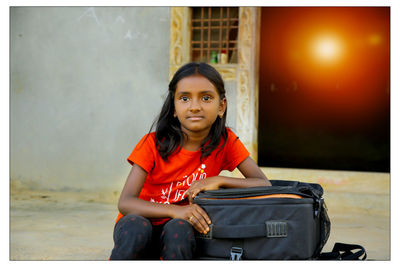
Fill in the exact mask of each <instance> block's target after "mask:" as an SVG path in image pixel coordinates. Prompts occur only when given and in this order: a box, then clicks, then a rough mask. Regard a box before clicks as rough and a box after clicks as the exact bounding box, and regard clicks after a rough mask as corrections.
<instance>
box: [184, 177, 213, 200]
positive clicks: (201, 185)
mask: <svg viewBox="0 0 400 267" xmlns="http://www.w3.org/2000/svg"><path fill="white" fill-rule="evenodd" d="M220 186H221V179H220V177H218V176H214V177H210V178H207V179H202V180H196V181H194V182H193V183H192V185H191V186H190V188H189V189H188V190H187V191H186V192H185V194H186V196H187V197H188V199H189V202H190V203H192V202H193V199H194V197H195V196H196V195H197V194H198V193H199V192H201V191H204V190H217V189H218V188H219V187H220Z"/></svg>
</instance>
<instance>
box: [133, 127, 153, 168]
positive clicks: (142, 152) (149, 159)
mask: <svg viewBox="0 0 400 267" xmlns="http://www.w3.org/2000/svg"><path fill="white" fill-rule="evenodd" d="M154 151H156V146H155V140H154V135H152V134H147V135H145V136H143V138H142V139H141V140H140V141H139V143H138V144H137V145H136V147H135V148H134V149H133V151H132V153H131V154H130V155H129V157H128V158H127V161H128V162H129V163H130V164H131V165H133V164H134V163H135V164H137V165H139V166H140V167H142V168H143V169H144V170H145V171H146V172H148V173H149V172H150V171H151V169H152V168H153V167H154Z"/></svg>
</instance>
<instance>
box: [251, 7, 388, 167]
mask: <svg viewBox="0 0 400 267" xmlns="http://www.w3.org/2000/svg"><path fill="white" fill-rule="evenodd" d="M318 36H332V38H333V39H334V40H337V42H338V43H339V44H340V49H338V50H339V52H337V54H336V55H335V56H333V57H332V58H330V59H327V60H320V59H318V57H316V56H315V53H314V52H313V49H315V48H313V42H314V41H313V40H315V38H316V37H318ZM314 43H315V42H314ZM259 71H260V73H259V77H260V79H259V133H258V146H259V148H258V149H259V150H258V163H259V165H260V166H268V167H291V168H310V169H333V170H356V171H378V172H389V171H390V8H389V7H265V8H262V18H261V37H260V70H259Z"/></svg>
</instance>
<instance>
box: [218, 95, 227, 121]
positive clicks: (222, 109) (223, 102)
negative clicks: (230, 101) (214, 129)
mask: <svg viewBox="0 0 400 267" xmlns="http://www.w3.org/2000/svg"><path fill="white" fill-rule="evenodd" d="M225 110H226V98H223V99H221V101H220V103H219V109H218V116H219V117H220V118H222V116H223V115H224V113H225Z"/></svg>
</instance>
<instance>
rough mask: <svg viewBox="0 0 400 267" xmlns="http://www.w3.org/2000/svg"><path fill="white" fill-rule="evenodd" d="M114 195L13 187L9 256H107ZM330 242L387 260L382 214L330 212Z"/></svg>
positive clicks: (329, 246)
mask: <svg viewBox="0 0 400 267" xmlns="http://www.w3.org/2000/svg"><path fill="white" fill-rule="evenodd" d="M116 199H117V198H116V196H112V197H108V198H107V197H105V196H104V195H101V194H100V195H98V194H97V195H90V194H83V193H76V192H74V193H72V192H69V193H68V192H62V193H61V192H40V191H17V192H13V193H12V194H11V198H10V260H107V259H108V257H109V255H110V251H111V248H112V247H113V241H112V232H113V226H114V221H115V218H116V215H117V210H116V205H115V204H114V203H116ZM329 215H330V217H331V222H332V229H331V236H330V239H329V241H328V243H327V245H326V246H325V248H324V251H328V250H330V249H332V247H333V244H334V243H335V242H343V243H356V244H361V245H363V246H364V247H365V248H366V249H367V252H368V259H369V260H389V259H390V254H389V251H390V247H389V244H390V242H389V241H390V228H389V221H390V220H389V217H388V216H387V215H379V216H374V215H373V214H366V213H360V214H354V213H353V212H346V210H343V211H342V212H337V211H335V212H332V213H330V214H329Z"/></svg>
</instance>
